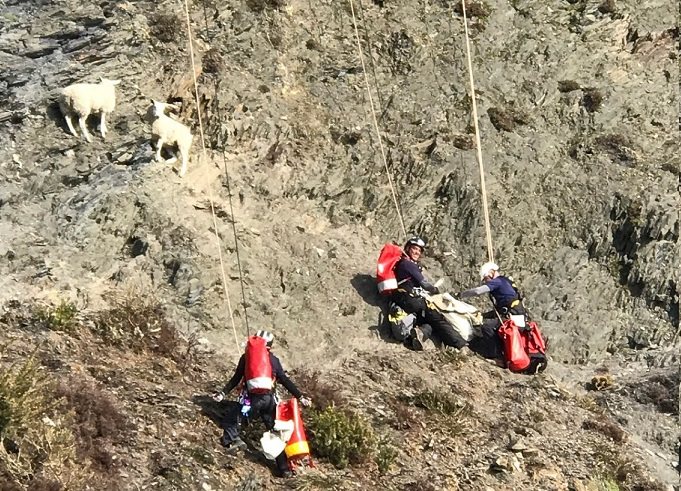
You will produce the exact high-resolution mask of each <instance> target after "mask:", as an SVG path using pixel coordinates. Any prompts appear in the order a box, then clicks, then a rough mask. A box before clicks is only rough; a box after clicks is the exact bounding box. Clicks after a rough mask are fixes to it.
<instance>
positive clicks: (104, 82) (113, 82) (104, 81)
mask: <svg viewBox="0 0 681 491" xmlns="http://www.w3.org/2000/svg"><path fill="white" fill-rule="evenodd" d="M99 80H100V81H101V82H102V83H103V84H107V85H118V84H120V83H121V81H120V80H111V79H108V78H104V77H99Z"/></svg>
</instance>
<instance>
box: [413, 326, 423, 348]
mask: <svg viewBox="0 0 681 491" xmlns="http://www.w3.org/2000/svg"><path fill="white" fill-rule="evenodd" d="M410 335H411V349H413V350H414V351H423V342H424V341H425V338H424V336H423V332H422V331H421V329H419V328H417V327H412V329H411V333H410Z"/></svg>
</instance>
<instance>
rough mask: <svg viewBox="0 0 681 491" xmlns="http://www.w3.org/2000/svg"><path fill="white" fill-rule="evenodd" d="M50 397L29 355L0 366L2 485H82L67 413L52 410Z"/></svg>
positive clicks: (83, 475) (84, 471)
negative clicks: (15, 361) (5, 365)
mask: <svg viewBox="0 0 681 491" xmlns="http://www.w3.org/2000/svg"><path fill="white" fill-rule="evenodd" d="M53 401H54V396H53V394H52V393H51V387H50V384H49V382H48V380H47V378H46V376H45V374H44V373H43V372H42V370H41V369H40V367H39V365H38V363H37V362H36V361H35V358H34V357H33V356H31V357H29V358H28V359H26V360H23V361H22V362H21V363H16V364H14V365H11V366H8V367H5V368H2V369H0V438H2V445H0V476H2V478H3V480H4V481H5V482H6V483H7V486H9V487H8V489H12V486H14V487H15V488H16V487H17V486H20V487H19V488H18V489H22V487H23V486H27V488H28V489H61V487H57V485H59V486H61V485H62V484H63V485H64V487H68V488H69V489H82V488H83V487H84V483H85V482H86V481H87V479H88V477H89V475H90V473H89V471H88V469H87V468H86V467H84V466H83V465H81V464H79V463H78V460H77V456H76V453H75V438H74V435H73V433H72V432H71V431H70V429H69V428H70V426H71V422H70V420H69V415H68V414H60V413H59V414H53V413H54V407H53V406H54V404H53ZM50 416H51V417H50ZM55 483H56V484H55ZM60 483H61V484H60Z"/></svg>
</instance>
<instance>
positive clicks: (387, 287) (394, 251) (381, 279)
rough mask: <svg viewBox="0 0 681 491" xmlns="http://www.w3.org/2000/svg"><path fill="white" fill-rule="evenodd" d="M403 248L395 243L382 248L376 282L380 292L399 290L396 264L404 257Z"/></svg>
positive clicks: (388, 293) (383, 293)
mask: <svg viewBox="0 0 681 491" xmlns="http://www.w3.org/2000/svg"><path fill="white" fill-rule="evenodd" d="M403 254H404V253H403V252H402V249H401V248H400V247H399V246H396V245H395V244H386V245H384V246H383V249H381V253H380V254H379V256H378V265H377V266H376V283H377V284H378V293H380V294H381V295H390V294H391V293H393V292H394V291H395V290H397V278H396V277H395V271H394V269H395V265H396V264H397V262H398V261H399V260H400V259H401V258H402V255H403Z"/></svg>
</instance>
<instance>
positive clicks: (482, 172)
mask: <svg viewBox="0 0 681 491" xmlns="http://www.w3.org/2000/svg"><path fill="white" fill-rule="evenodd" d="M461 9H462V10H463V27H464V32H465V34H466V55H467V57H468V75H469V78H470V82H471V101H472V103H473V124H474V126H475V144H476V147H477V150H478V164H479V166H480V188H481V190H482V210H483V214H484V216H485V235H486V237H487V258H488V259H489V261H490V262H494V248H493V247H492V230H491V227H490V222H489V209H488V207H487V189H486V188H485V168H484V167H483V165H482V145H481V143H480V128H478V107H477V105H476V103H475V83H474V82H473V63H472V61H471V45H470V40H469V38H468V18H467V17H466V0H461ZM453 15H454V13H453V12H452V16H453Z"/></svg>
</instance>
